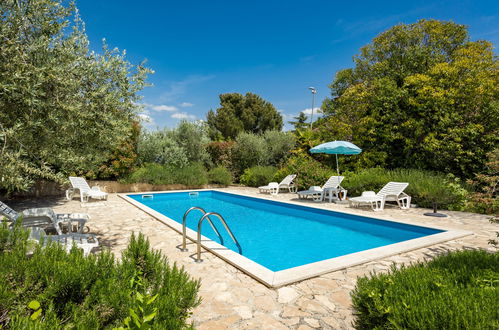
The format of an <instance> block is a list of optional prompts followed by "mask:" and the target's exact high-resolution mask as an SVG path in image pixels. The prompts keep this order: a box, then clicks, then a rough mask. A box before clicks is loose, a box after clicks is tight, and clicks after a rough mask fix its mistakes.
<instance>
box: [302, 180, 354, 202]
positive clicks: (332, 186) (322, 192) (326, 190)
mask: <svg viewBox="0 0 499 330" xmlns="http://www.w3.org/2000/svg"><path fill="white" fill-rule="evenodd" d="M344 178H345V177H344V176H332V177H330V178H329V179H328V180H327V181H326V183H325V184H324V185H323V186H322V187H310V188H309V189H308V190H303V191H299V192H298V193H297V194H298V198H305V199H306V198H308V197H312V199H313V200H314V201H316V202H321V201H323V200H324V199H325V198H326V196H327V195H329V202H330V203H331V202H332V201H333V195H336V198H338V199H341V198H340V193H342V194H343V199H345V198H346V196H347V190H346V189H345V188H343V187H342V186H340V184H341V181H343V179H344Z"/></svg>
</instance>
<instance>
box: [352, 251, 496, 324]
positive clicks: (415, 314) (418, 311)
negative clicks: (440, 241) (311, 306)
mask: <svg viewBox="0 0 499 330" xmlns="http://www.w3.org/2000/svg"><path fill="white" fill-rule="evenodd" d="M498 269H499V255H498V254H497V253H495V254H494V253H487V252H485V251H480V250H474V251H459V252H453V253H449V254H448V255H445V256H440V257H437V258H436V259H434V260H433V261H430V262H428V263H418V264H415V265H412V266H410V267H402V268H401V269H396V268H395V267H393V268H392V270H391V272H390V273H389V274H371V276H370V277H363V278H359V279H358V280H357V285H356V288H355V289H354V291H353V292H352V304H353V307H354V309H355V323H354V325H355V328H356V329H493V328H496V327H497V325H498V324H499V318H498V314H497V296H498V283H499V272H498Z"/></svg>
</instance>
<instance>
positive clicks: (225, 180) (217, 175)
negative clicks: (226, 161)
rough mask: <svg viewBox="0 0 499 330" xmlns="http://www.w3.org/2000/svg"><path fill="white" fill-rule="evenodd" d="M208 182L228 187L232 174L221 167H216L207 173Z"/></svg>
mask: <svg viewBox="0 0 499 330" xmlns="http://www.w3.org/2000/svg"><path fill="white" fill-rule="evenodd" d="M208 180H209V181H210V182H211V183H219V184H222V185H225V186H228V185H230V184H231V183H232V174H231V173H230V171H229V170H228V169H226V168H225V167H223V166H218V167H215V168H213V169H211V170H210V171H209V172H208Z"/></svg>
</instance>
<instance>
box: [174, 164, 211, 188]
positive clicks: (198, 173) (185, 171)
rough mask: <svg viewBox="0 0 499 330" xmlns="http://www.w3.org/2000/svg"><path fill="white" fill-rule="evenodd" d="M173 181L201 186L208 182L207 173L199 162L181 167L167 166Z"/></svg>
mask: <svg viewBox="0 0 499 330" xmlns="http://www.w3.org/2000/svg"><path fill="white" fill-rule="evenodd" d="M168 171H169V172H170V174H171V176H172V178H173V180H174V183H179V184H185V185H187V186H203V185H205V184H207V183H208V174H207V173H206V169H205V168H204V166H203V164H201V163H193V164H190V165H187V166H186V167H183V168H168Z"/></svg>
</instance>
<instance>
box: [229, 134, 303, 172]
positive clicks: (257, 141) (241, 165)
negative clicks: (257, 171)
mask: <svg viewBox="0 0 499 330" xmlns="http://www.w3.org/2000/svg"><path fill="white" fill-rule="evenodd" d="M295 143H296V141H295V138H294V136H293V135H292V134H291V133H288V132H278V131H266V132H265V133H263V134H254V133H247V132H242V133H240V134H239V135H238V136H237V138H236V141H235V144H234V145H233V146H232V149H231V157H232V161H231V163H232V169H233V170H234V173H236V175H241V173H243V171H244V170H245V169H247V168H250V167H253V166H278V165H279V164H281V163H283V162H285V161H286V160H287V158H288V157H289V155H290V151H291V149H293V147H294V146H295Z"/></svg>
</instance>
